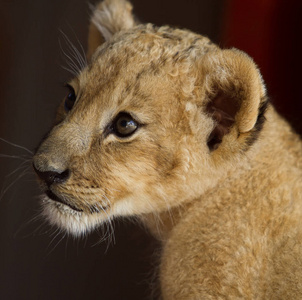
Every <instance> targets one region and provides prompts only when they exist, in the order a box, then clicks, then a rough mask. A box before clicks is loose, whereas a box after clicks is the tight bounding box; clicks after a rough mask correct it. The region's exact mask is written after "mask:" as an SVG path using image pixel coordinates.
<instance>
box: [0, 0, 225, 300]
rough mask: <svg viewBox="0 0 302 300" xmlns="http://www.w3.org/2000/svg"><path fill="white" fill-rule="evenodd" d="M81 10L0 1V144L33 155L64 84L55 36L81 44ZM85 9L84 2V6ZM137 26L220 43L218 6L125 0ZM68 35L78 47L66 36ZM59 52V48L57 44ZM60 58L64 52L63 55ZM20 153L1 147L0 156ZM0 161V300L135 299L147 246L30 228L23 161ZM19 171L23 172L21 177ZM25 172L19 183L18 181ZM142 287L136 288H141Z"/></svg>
mask: <svg viewBox="0 0 302 300" xmlns="http://www.w3.org/2000/svg"><path fill="white" fill-rule="evenodd" d="M87 2H88V1H84V0H52V1H42V0H22V1H17V0H15V1H13V0H12V1H8V0H7V1H6V0H0V51H1V52H0V65H1V67H0V80H1V81H0V138H4V139H7V140H9V141H11V142H13V143H17V144H19V145H22V146H25V147H27V148H29V149H30V150H33V149H34V148H35V146H36V145H37V144H38V142H39V140H40V138H41V137H42V136H43V134H44V133H45V132H46V131H47V130H48V129H49V128H50V126H51V123H52V119H53V116H54V111H55V107H56V106H57V104H58V103H59V101H60V100H61V99H62V97H64V95H65V92H66V91H65V90H64V89H63V88H62V86H63V83H64V82H65V81H66V80H67V79H68V78H69V74H68V73H67V72H65V71H64V70H63V69H62V68H61V65H62V64H64V60H63V59H62V51H61V50H60V47H59V43H58V40H59V39H60V40H61V41H63V38H62V34H61V33H60V32H59V29H61V30H62V31H63V32H65V33H66V34H67V35H68V37H69V38H70V39H71V40H72V41H73V42H74V43H77V38H78V39H79V40H80V41H81V43H83V45H85V42H86V29H87V26H88V15H89V9H88V5H87ZM90 2H91V1H90ZM132 2H133V3H134V7H135V12H136V14H137V15H138V16H139V18H140V19H141V20H142V21H146V22H152V23H155V24H157V25H161V24H173V25H178V26H180V27H187V28H190V29H192V30H195V31H198V32H200V33H203V34H206V35H209V36H210V37H211V38H212V39H214V40H215V41H219V33H220V24H221V20H222V18H221V15H222V13H223V4H224V1H223V0H195V1H194V0H191V1H186V4H185V5H184V3H185V1H181V0H164V1H163V0H152V1H143V0H133V1H132ZM75 35H76V36H77V38H76V37H75ZM63 47H66V46H64V43H63ZM65 49H66V48H65ZM1 154H10V155H17V156H19V157H20V156H22V157H23V155H24V154H28V153H27V152H26V151H24V150H22V149H18V148H16V147H13V146H10V145H7V144H5V143H3V142H1V141H0V155H1ZM20 163H23V160H19V159H13V158H10V159H9V158H1V157H0V190H1V187H3V188H4V189H5V188H6V187H7V186H9V185H10V184H11V183H13V182H14V181H15V180H17V179H19V180H18V181H17V182H16V183H14V184H13V185H12V186H11V187H10V189H9V190H8V191H7V192H6V193H5V195H4V196H3V197H2V199H1V200H0V299H43V300H44V299H106V300H108V299H143V297H144V296H145V295H148V294H149V289H148V288H149V283H150V280H149V278H150V277H151V273H148V272H150V262H149V261H150V260H149V257H150V255H151V253H152V251H153V248H154V247H153V246H154V241H153V240H152V239H151V238H150V237H149V236H148V235H146V234H145V233H143V231H142V230H141V229H139V228H137V226H135V225H134V224H131V223H129V222H128V223H127V225H125V223H124V222H118V223H117V224H116V230H115V232H116V238H115V241H116V242H115V245H112V246H110V247H109V248H108V250H107V243H106V242H103V243H100V244H97V245H95V244H96V243H97V242H98V241H99V240H100V237H101V236H102V233H101V231H100V232H99V233H95V234H92V235H91V236H89V237H88V238H87V239H84V240H80V241H79V240H76V241H75V240H73V239H72V238H69V239H68V238H67V237H64V238H63V235H61V234H58V235H57V232H56V231H55V229H51V228H49V227H48V226H47V225H41V224H43V222H42V221H41V220H40V219H34V217H35V216H36V215H38V212H39V204H38V199H37V195H39V190H38V188H37V186H36V183H35V180H34V176H33V174H32V172H31V168H30V161H28V162H24V165H21V168H20V169H19V170H18V172H16V173H13V174H11V175H10V176H8V177H7V175H9V174H10V173H11V172H12V171H14V170H16V169H17V168H18V167H19V166H20ZM25 167H28V169H25ZM23 172H24V174H25V175H24V177H22V178H19V175H21V174H22V173H23ZM144 280H145V281H144Z"/></svg>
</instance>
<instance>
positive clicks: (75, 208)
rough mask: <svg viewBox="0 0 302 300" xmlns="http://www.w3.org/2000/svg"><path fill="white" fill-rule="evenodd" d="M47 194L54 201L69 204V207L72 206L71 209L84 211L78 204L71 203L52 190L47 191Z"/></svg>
mask: <svg viewBox="0 0 302 300" xmlns="http://www.w3.org/2000/svg"><path fill="white" fill-rule="evenodd" d="M45 194H46V195H47V197H48V198H49V199H51V200H53V201H56V202H59V203H62V204H64V205H67V206H68V207H69V208H71V209H73V210H75V211H77V212H83V210H82V209H79V208H77V207H76V206H74V205H71V204H70V203H68V202H66V201H64V200H62V199H61V198H59V197H58V196H57V195H56V194H54V193H53V192H52V191H51V190H47V191H45Z"/></svg>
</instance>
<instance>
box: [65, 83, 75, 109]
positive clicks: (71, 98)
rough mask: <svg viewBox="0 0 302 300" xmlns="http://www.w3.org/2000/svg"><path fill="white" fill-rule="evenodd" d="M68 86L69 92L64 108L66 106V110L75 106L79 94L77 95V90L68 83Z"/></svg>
mask: <svg viewBox="0 0 302 300" xmlns="http://www.w3.org/2000/svg"><path fill="white" fill-rule="evenodd" d="M67 87H68V89H69V93H68V94H67V96H66V98H65V102H64V108H65V111H66V112H69V111H70V110H71V109H72V108H73V105H74V103H75V101H76V99H77V96H76V94H75V91H74V89H73V87H72V86H70V85H67Z"/></svg>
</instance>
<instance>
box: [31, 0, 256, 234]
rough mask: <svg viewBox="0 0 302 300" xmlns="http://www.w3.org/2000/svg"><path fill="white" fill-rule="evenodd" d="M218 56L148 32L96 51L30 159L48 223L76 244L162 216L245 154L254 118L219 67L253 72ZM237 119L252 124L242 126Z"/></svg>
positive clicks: (118, 38)
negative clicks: (114, 224) (106, 227)
mask: <svg viewBox="0 0 302 300" xmlns="http://www.w3.org/2000/svg"><path fill="white" fill-rule="evenodd" d="M107 2H108V1H107ZM111 9H112V8H111ZM219 51H220V52H221V53H222V51H221V50H218V49H217V48H216V46H214V45H212V44H211V43H210V42H209V40H208V39H207V38H204V37H201V36H199V35H195V34H193V33H191V32H189V31H182V30H173V29H171V28H169V27H162V28H155V27H153V26H151V25H146V26H137V27H134V28H131V29H128V30H126V31H122V32H121V33H117V34H115V35H114V36H113V37H112V38H110V40H108V41H107V42H105V43H103V44H102V45H101V46H100V47H98V48H97V50H96V52H95V54H94V56H93V57H92V59H91V62H90V64H89V65H88V66H87V67H86V68H85V69H84V70H82V72H81V73H80V74H79V75H78V76H77V77H76V78H74V79H73V80H72V81H71V82H70V83H69V89H70V93H69V94H68V96H67V97H66V99H64V101H63V102H62V104H61V106H60V108H59V110H58V116H57V125H56V126H54V128H53V129H52V131H51V132H50V133H49V135H48V136H47V138H46V139H45V140H44V141H43V142H42V143H41V146H40V147H39V149H38V151H37V153H36V155H35V157H34V168H35V170H36V172H37V173H38V175H39V177H40V179H41V180H40V181H41V185H42V188H43V191H44V192H45V196H44V201H43V202H44V212H45V214H46V215H47V217H48V218H49V220H50V222H52V223H55V224H57V225H59V226H61V227H62V228H65V229H66V230H67V231H69V232H71V233H74V234H82V233H84V232H85V231H87V230H89V229H91V228H93V227H95V226H96V225H98V224H100V223H102V222H103V221H105V220H106V219H107V218H110V217H112V216H119V215H141V214H144V213H150V212H155V213H158V212H161V211H164V210H167V209H169V208H170V207H172V206H174V205H179V204H180V203H182V202H183V201H188V200H190V199H194V198H195V197H198V196H200V195H201V194H202V193H203V192H204V191H205V190H206V189H207V188H208V187H210V186H213V185H215V183H216V182H217V180H218V178H219V176H220V175H221V173H223V172H224V171H225V169H227V167H226V165H225V164H224V163H223V161H228V159H229V155H228V154H225V153H228V152H225V151H224V149H225V148H227V149H228V150H229V151H231V152H232V153H233V154H234V152H235V150H234V149H237V148H238V145H239V143H241V144H244V142H245V141H246V140H247V136H246V133H245V132H248V131H250V130H251V129H252V128H253V124H255V122H256V119H257V112H258V106H257V105H254V107H252V108H251V107H249V106H248V105H245V106H244V108H243V110H240V100H237V99H236V95H237V94H238V95H239V94H240V95H241V96H242V93H243V88H242V86H241V85H240V80H243V79H242V77H244V76H245V75H244V76H238V78H239V77H240V79H237V81H236V82H235V83H232V84H231V83H230V80H229V76H231V77H232V78H233V77H234V74H232V72H229V68H230V66H229V65H228V63H227V62H229V64H230V65H232V63H233V60H234V57H237V56H238V57H240V59H241V60H244V61H245V60H246V61H248V62H245V63H241V62H240V63H239V64H238V66H237V65H236V66H235V67H234V68H237V69H240V68H243V70H242V72H244V73H246V69H245V68H244V66H245V65H248V66H250V65H252V66H253V63H251V62H250V61H249V59H247V58H246V57H244V58H243V56H244V55H242V54H240V53H237V52H236V53H228V52H227V54H225V57H224V54H221V53H220V52H219ZM229 52H230V51H229ZM207 53H208V54H207ZM209 53H214V54H213V55H212V54H209ZM212 56H213V57H212ZM206 57H208V58H206ZM255 70H256V69H255ZM211 71H213V72H212V73H213V74H214V75H211ZM234 72H235V71H234ZM236 72H237V71H236ZM238 72H239V71H238ZM253 72H254V73H255V72H256V73H257V71H253ZM256 73H255V74H256ZM256 75H257V76H258V73H257V74H256ZM256 75H255V76H256ZM251 76H252V75H251ZM258 77H259V76H258ZM259 78H260V77H259ZM220 81H221V82H220ZM254 81H255V80H254ZM256 81H257V82H256V83H255V84H259V82H261V79H257V80H256ZM224 85H226V87H225V90H224V89H223V88H222V87H223V86H224ZM217 87H219V90H215V89H217ZM244 88H247V89H248V88H250V87H249V84H246V85H245V86H244ZM228 89H229V90H230V94H228V92H227V90H228ZM237 90H238V93H237V92H236V91H237ZM258 90H261V89H259V88H258ZM248 92H249V91H248ZM231 93H233V94H231ZM256 96H257V95H256ZM253 97H254V96H253ZM226 98H230V99H231V101H230V103H231V104H230V105H229V108H228V109H225V104H223V101H225V99H226ZM244 98H245V99H246V98H247V97H244ZM258 98H259V99H260V97H258ZM257 101H258V104H259V101H260V100H257ZM222 111H223V112H222ZM245 111H248V112H249V114H251V112H252V113H253V114H254V115H251V116H250V117H249V118H245V117H244V118H243V117H242V116H244V113H245ZM235 115H236V117H235ZM241 119H242V122H241V121H240V120H241ZM237 123H238V124H237ZM239 131H240V132H239ZM238 137H240V138H239V139H238ZM240 139H241V140H240ZM228 143H229V144H228ZM224 145H225V146H224ZM230 145H231V146H230ZM239 152H240V151H239ZM230 165H231V164H230Z"/></svg>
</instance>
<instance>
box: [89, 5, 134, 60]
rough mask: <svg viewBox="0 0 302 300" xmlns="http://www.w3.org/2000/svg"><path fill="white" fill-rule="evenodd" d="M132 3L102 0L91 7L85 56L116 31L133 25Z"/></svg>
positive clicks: (90, 53)
mask: <svg viewBox="0 0 302 300" xmlns="http://www.w3.org/2000/svg"><path fill="white" fill-rule="evenodd" d="M135 24H136V23H135V20H134V17H133V15H132V5H131V4H130V2H128V1H126V0H104V1H103V2H100V3H99V4H98V5H96V7H95V8H93V14H92V17H91V21H90V26H89V35H88V51H87V58H88V59H90V58H91V56H92V54H93V53H94V52H95V50H96V48H97V47H99V46H100V45H101V44H102V43H104V42H105V41H108V40H110V38H111V37H112V36H113V35H114V34H115V33H117V32H119V31H121V30H125V29H130V28H132V27H133V26H135Z"/></svg>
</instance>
